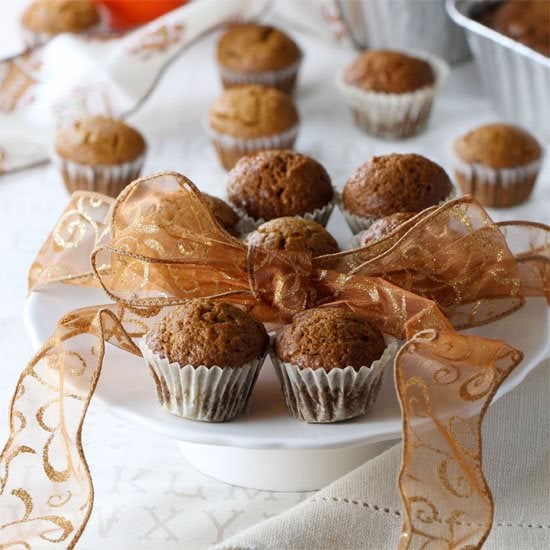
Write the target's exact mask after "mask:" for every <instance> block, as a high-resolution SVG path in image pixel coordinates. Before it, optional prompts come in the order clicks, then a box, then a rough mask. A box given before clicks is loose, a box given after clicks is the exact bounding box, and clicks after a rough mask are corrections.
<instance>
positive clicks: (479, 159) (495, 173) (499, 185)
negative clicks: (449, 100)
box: [454, 124, 543, 207]
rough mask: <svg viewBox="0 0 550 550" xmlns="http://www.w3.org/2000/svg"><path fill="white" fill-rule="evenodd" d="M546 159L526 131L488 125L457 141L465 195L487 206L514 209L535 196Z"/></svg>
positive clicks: (457, 162)
mask: <svg viewBox="0 0 550 550" xmlns="http://www.w3.org/2000/svg"><path fill="white" fill-rule="evenodd" d="M542 156H543V151H542V148H541V146H540V144H539V143H538V141H537V140H536V139H535V138H534V137H533V136H532V135H531V134H529V133H528V132H526V131H525V130H522V129H521V128H518V127H517V126H511V125H508V124H488V125H486V126H481V127H479V128H476V129H475V130H472V131H470V132H468V133H467V134H465V135H464V136H462V137H460V138H458V139H457V140H456V141H455V143H454V157H455V159H454V164H455V175H456V179H457V181H458V183H459V185H460V188H461V189H462V191H463V192H464V193H470V194H471V195H473V196H474V197H475V198H476V199H477V200H478V201H479V202H480V203H481V204H483V205H484V206H504V207H506V206H514V205H515V204H519V203H521V202H523V201H525V200H527V198H528V197H529V195H530V194H531V191H532V190H533V187H534V185H535V181H536V179H537V175H538V173H539V171H540V167H541V164H542Z"/></svg>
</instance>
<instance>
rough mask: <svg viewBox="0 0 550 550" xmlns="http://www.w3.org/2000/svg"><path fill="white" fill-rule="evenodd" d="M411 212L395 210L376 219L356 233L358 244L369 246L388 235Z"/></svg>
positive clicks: (410, 215) (408, 217)
mask: <svg viewBox="0 0 550 550" xmlns="http://www.w3.org/2000/svg"><path fill="white" fill-rule="evenodd" d="M414 215H415V214H414V213H413V212H395V213H394V214H390V215H389V216H384V217H383V218H380V219H379V220H376V221H375V222H374V223H373V224H372V225H370V226H369V227H368V228H367V229H365V230H363V231H361V233H358V234H357V237H356V239H357V244H358V246H369V245H371V244H374V243H375V242H377V241H380V240H382V239H383V238H384V237H385V236H386V235H389V234H390V233H391V232H392V231H393V230H394V229H395V228H396V227H399V226H400V225H401V224H402V223H404V222H406V221H407V220H409V219H410V218H412V217H413V216H414Z"/></svg>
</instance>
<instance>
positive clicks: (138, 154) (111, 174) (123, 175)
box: [54, 116, 146, 197]
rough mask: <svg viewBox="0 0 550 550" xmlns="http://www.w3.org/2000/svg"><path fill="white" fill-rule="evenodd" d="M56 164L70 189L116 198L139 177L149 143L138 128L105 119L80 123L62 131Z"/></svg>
mask: <svg viewBox="0 0 550 550" xmlns="http://www.w3.org/2000/svg"><path fill="white" fill-rule="evenodd" d="M55 152H56V155H55V156H54V161H55V162H56V164H57V165H58V167H59V170H60V172H61V176H62V177H63V181H64V183H65V187H66V188H67V190H68V191H69V192H70V193H72V192H74V191H80V190H82V191H97V192H99V193H103V194H105V195H109V196H111V197H116V196H117V195H118V194H119V193H120V192H121V191H122V189H124V187H126V186H127V185H128V184H129V183H130V182H132V181H133V180H135V179H136V178H138V177H139V175H140V173H141V168H142V166H143V162H144V159H145V152H146V143H145V140H144V139H143V136H142V135H141V134H140V133H139V132H138V131H137V130H135V129H134V128H132V127H130V126H128V125H126V124H124V122H122V121H120V120H116V119H113V118H109V117H104V116H94V117H89V118H85V119H82V120H77V121H75V122H73V123H72V124H70V125H69V126H65V127H63V128H61V129H59V130H58V132H57V136H56V139H55Z"/></svg>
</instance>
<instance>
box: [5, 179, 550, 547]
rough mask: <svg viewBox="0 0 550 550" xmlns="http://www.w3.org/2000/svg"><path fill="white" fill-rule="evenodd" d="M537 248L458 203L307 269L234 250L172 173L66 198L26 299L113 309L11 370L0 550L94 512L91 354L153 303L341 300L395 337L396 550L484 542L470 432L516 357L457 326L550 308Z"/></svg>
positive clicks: (487, 503)
mask: <svg viewBox="0 0 550 550" xmlns="http://www.w3.org/2000/svg"><path fill="white" fill-rule="evenodd" d="M549 251H550V229H549V228H548V227H545V226H541V225H536V224H527V223H523V222H519V223H508V224H503V225H502V226H501V227H498V226H497V225H495V224H494V223H493V222H492V221H491V220H490V218H489V217H488V215H487V213H486V212H485V211H484V210H483V208H481V207H480V206H479V205H478V204H477V203H476V202H475V201H473V200H472V199H471V198H468V197H464V198H462V199H458V200H454V201H451V202H449V203H446V204H444V205H443V206H441V207H439V208H432V209H429V210H426V211H424V212H423V213H422V214H419V215H418V216H416V217H414V218H412V219H411V220H409V221H408V222H406V223H405V224H403V225H402V226H400V227H399V228H397V229H396V230H395V231H394V232H392V233H391V234H390V235H389V236H388V237H387V238H385V239H384V240H382V241H380V242H378V243H376V244H374V245H372V246H370V247H367V248H363V249H358V250H352V251H347V252H342V253H339V254H335V255H331V256H324V257H320V258H315V259H312V258H311V257H310V256H308V255H307V254H302V253H291V252H284V251H271V250H264V249H259V248H247V247H246V246H245V245H244V244H243V243H242V242H240V241H238V240H236V239H235V238H233V237H232V236H230V235H229V234H228V233H226V232H225V231H224V230H223V229H222V228H221V227H220V225H219V224H218V223H217V222H216V220H215V219H214V218H213V216H212V215H211V213H210V212H209V210H208V208H207V206H206V205H205V203H204V202H203V200H202V198H201V196H200V193H199V192H198V191H197V189H196V188H195V187H194V185H193V184H192V183H191V182H190V181H189V180H187V179H186V178H185V177H184V176H181V175H179V174H176V173H162V174H158V175H155V176H151V177H148V178H144V179H141V180H138V181H137V182H135V183H134V184H132V185H131V186H129V187H128V188H127V189H126V190H125V191H124V192H123V193H122V194H121V195H120V196H119V198H118V199H117V200H116V201H113V200H112V199H109V198H107V197H104V196H102V195H97V194H94V193H76V194H75V195H73V198H72V200H71V203H70V204H69V206H68V208H67V209H66V211H65V212H64V214H63V215H62V216H61V219H60V220H59V222H58V224H57V225H56V227H55V228H54V230H53V232H52V233H51V235H50V236H49V238H48V240H47V241H46V243H45V244H44V246H43V247H42V249H41V250H40V252H39V254H38V257H37V259H36V261H35V263H34V264H33V266H32V268H31V270H30V274H29V287H30V289H31V290H39V289H40V288H43V287H44V286H46V285H49V284H52V283H60V282H61V283H66V284H73V285H81V286H96V287H97V286H101V287H102V288H103V289H104V290H105V292H106V295H107V296H108V297H109V298H110V300H111V302H112V303H109V304H107V305H105V306H100V305H98V306H94V307H88V308H83V309H80V310H76V311H73V312H71V313H69V314H67V315H65V316H64V317H63V318H62V319H61V320H60V321H59V322H58V325H57V328H56V330H55V332H54V334H53V335H52V337H51V338H50V339H49V340H48V341H47V342H46V343H45V344H44V346H43V347H42V348H41V349H40V351H39V352H38V353H37V354H36V355H35V356H34V358H33V359H32V360H31V362H30V363H29V364H28V366H27V367H26V368H25V370H24V371H23V373H22V374H21V377H20V379H19V382H18V385H17V388H16V391H15V395H14V398H13V401H12V404H11V434H10V438H9V440H8V443H7V444H6V447H5V448H4V451H3V453H2V456H1V458H0V514H1V517H0V547H3V546H4V545H6V546H10V545H17V544H20V545H21V546H23V547H30V546H32V545H35V544H38V545H40V546H41V547H45V546H47V545H53V546H55V545H56V544H62V545H63V547H72V546H73V545H74V544H75V543H76V541H77V540H78V538H79V536H80V534H81V533H82V530H83V529H84V527H85V525H86V522H87V520H88V517H89V515H90V512H91V508H92V503H93V487H92V481H91V477H90V473H89V470H88V467H87V464H86V461H85V457H84V453H83V450H82V445H81V427H82V422H83V420H84V417H85V414H86V409H87V407H88V405H89V403H90V399H91V396H92V394H93V392H94V388H95V385H96V383H97V380H98V377H99V375H100V372H101V368H102V362H103V354H104V348H105V343H106V342H109V343H111V344H113V345H115V346H118V347H120V348H122V349H124V350H126V351H127V352H129V353H134V354H136V355H139V350H138V348H137V347H136V345H135V343H134V341H133V339H135V338H139V337H141V336H142V335H143V334H145V332H146V331H147V330H148V328H149V327H150V326H151V324H152V323H154V322H155V321H156V320H157V319H158V318H159V316H160V315H161V314H164V313H165V312H166V310H167V308H171V307H174V306H176V305H177V304H179V303H181V302H182V301H184V300H186V299H189V298H193V297H199V296H211V297H214V298H216V299H220V300H224V301H228V302H233V303H236V304H240V305H241V306H242V307H245V308H246V309H247V310H249V311H250V312H251V313H252V315H254V316H255V317H256V318H257V319H259V320H261V321H264V322H270V323H284V322H287V321H289V320H290V319H291V318H292V316H293V315H294V314H295V313H297V312H299V311H302V310H303V309H304V308H308V307H313V306H323V305H334V304H341V305H346V306H348V307H350V308H352V309H353V310H354V311H356V312H357V313H359V314H360V315H362V316H363V317H364V318H366V319H369V320H371V321H373V322H375V323H376V324H377V325H378V326H379V327H380V328H381V329H382V330H383V331H384V332H386V333H388V334H391V335H393V336H396V337H398V338H402V339H405V340H406V342H405V344H404V345H403V347H402V348H401V350H400V352H399V354H398V356H397V358H396V361H395V380H396V386H397V391H398V395H399V398H400V401H401V407H402V415H403V435H404V442H403V462H402V467H401V472H400V476H399V487H400V490H401V494H402V498H403V503H404V525H403V533H402V537H401V543H400V544H401V547H402V548H411V549H412V548H428V547H429V548H455V547H461V548H477V547H479V546H481V544H482V543H483V541H484V540H485V538H486V537H487V535H488V533H489V530H490V528H491V524H492V515H493V504H492V500H491V494H490V491H489V488H488V486H487V484H486V482H485V479H484V477H483V472H482V469H481V433H480V425H481V422H482V419H483V415H484V413H485V411H486V409H487V407H488V405H489V403H490V401H491V399H492V397H493V395H494V393H495V392H496V390H497V388H498V387H499V385H500V383H501V382H502V381H503V380H504V379H505V378H506V376H507V375H508V374H509V373H510V372H511V370H512V369H513V368H514V367H515V366H516V365H517V364H518V363H519V361H520V360H521V358H522V354H521V352H520V351H518V350H515V349H513V348H511V347H510V346H508V345H507V344H506V343H504V342H500V341H496V340H488V339H482V338H478V337H474V336H466V335H462V334H459V333H457V332H456V331H455V328H458V327H468V326H475V325H478V324H482V323H487V322H489V321H491V320H494V319H497V318H499V317H501V316H503V315H507V314H510V313H512V312H513V311H515V310H516V309H518V308H519V307H521V305H522V304H523V302H524V299H525V296H546V297H549V279H550V277H549V267H548V266H549ZM107 368H109V365H107ZM29 471H31V472H32V480H31V479H29V478H28V477H27V472H29Z"/></svg>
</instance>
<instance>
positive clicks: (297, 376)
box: [272, 307, 392, 422]
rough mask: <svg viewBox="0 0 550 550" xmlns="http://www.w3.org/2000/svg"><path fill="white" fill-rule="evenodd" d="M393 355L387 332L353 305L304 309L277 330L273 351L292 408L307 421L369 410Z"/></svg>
mask: <svg viewBox="0 0 550 550" xmlns="http://www.w3.org/2000/svg"><path fill="white" fill-rule="evenodd" d="M391 356H392V354H391V350H390V349H389V348H386V344H385V341H384V337H383V335H382V333H381V332H380V331H379V330H378V329H377V328H376V327H375V326H374V325H372V324H371V323H369V322H368V321H366V320H365V319H363V318H362V317H360V316H359V315H357V314H356V313H354V312H353V311H351V310H350V309H348V308H347V307H341V308H336V307H327V308H314V309H309V310H306V311H304V312H303V313H300V314H299V315H297V316H296V317H295V318H294V320H293V321H292V324H290V325H286V326H285V327H284V328H283V329H282V330H281V331H280V332H279V334H277V338H276V343H275V350H274V353H273V354H272V358H273V364H274V366H275V369H276V370H277V372H278V374H279V378H280V380H281V386H282V389H283V394H284V397H285V402H286V405H287V407H288V410H289V411H290V414H291V415H292V416H294V417H295V418H298V419H299V420H303V421H305V422H338V421H340V420H346V419H348V418H353V417H355V416H359V415H361V414H364V413H365V412H366V410H367V407H368V406H369V405H370V404H371V403H372V402H373V401H374V399H375V398H376V395H377V392H378V388H379V386H380V382H381V380H382V375H383V373H384V370H385V368H386V366H387V365H389V364H390V362H391Z"/></svg>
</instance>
